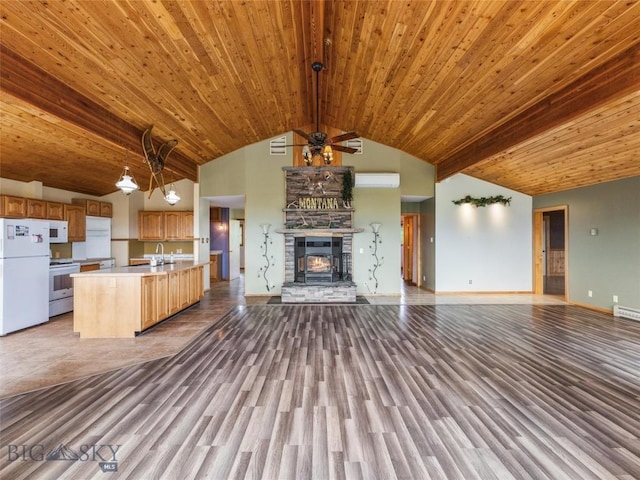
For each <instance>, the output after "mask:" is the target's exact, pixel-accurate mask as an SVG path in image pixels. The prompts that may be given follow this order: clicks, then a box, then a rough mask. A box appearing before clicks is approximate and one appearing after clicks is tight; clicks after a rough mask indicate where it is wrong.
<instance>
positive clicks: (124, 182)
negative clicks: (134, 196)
mask: <svg viewBox="0 0 640 480" xmlns="http://www.w3.org/2000/svg"><path fill="white" fill-rule="evenodd" d="M116 187H118V188H119V189H120V190H122V193H124V194H125V195H130V194H131V192H133V191H134V190H138V188H140V187H138V184H137V183H136V180H135V178H133V176H132V175H130V173H129V166H128V165H125V167H124V170H123V172H122V175H121V176H120V180H118V181H117V182H116Z"/></svg>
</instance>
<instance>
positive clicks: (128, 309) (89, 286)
mask: <svg viewBox="0 0 640 480" xmlns="http://www.w3.org/2000/svg"><path fill="white" fill-rule="evenodd" d="M203 270H204V267H203V265H202V264H198V263H196V262H193V261H178V262H175V263H171V264H164V265H159V266H156V267H152V266H150V265H138V266H129V267H117V268H109V269H104V270H93V271H88V272H81V273H74V274H72V275H71V277H72V278H73V287H74V296H73V310H74V311H73V329H74V331H75V332H76V333H79V334H80V338H128V337H134V336H135V335H136V333H139V332H142V331H144V330H146V329H147V328H149V327H152V326H153V325H155V324H156V323H158V322H160V321H162V320H164V319H166V318H168V317H170V316H171V315H174V314H175V313H177V312H179V311H181V310H184V309H185V308H187V307H189V306H191V305H193V304H194V303H197V302H199V301H200V299H201V298H202V295H203V293H204V290H203V289H204V279H203Z"/></svg>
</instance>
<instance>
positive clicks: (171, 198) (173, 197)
mask: <svg viewBox="0 0 640 480" xmlns="http://www.w3.org/2000/svg"><path fill="white" fill-rule="evenodd" d="M164 200H165V201H166V202H167V203H168V204H169V205H175V204H176V203H178V202H179V201H180V195H178V194H177V193H176V189H175V187H174V186H173V183H172V184H171V186H170V187H169V193H167V195H166V196H165V197H164Z"/></svg>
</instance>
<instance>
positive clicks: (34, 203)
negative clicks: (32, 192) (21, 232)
mask: <svg viewBox="0 0 640 480" xmlns="http://www.w3.org/2000/svg"><path fill="white" fill-rule="evenodd" d="M27 217H29V218H42V219H45V218H47V202H46V201H45V200H36V199H35V198H27Z"/></svg>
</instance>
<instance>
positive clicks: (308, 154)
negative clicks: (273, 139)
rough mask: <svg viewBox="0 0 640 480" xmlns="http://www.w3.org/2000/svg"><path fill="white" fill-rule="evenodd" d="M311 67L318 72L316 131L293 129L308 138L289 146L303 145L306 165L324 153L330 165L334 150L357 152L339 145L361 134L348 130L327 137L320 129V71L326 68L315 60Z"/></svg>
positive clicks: (323, 155)
mask: <svg viewBox="0 0 640 480" xmlns="http://www.w3.org/2000/svg"><path fill="white" fill-rule="evenodd" d="M311 68H312V69H313V71H314V72H316V131H315V132H311V133H306V132H303V131H302V130H297V129H293V131H294V132H295V133H297V134H298V135H300V136H301V137H302V138H304V139H306V140H307V143H306V144H294V145H289V146H302V147H304V148H303V149H302V155H303V156H304V161H305V164H306V165H311V164H312V162H313V157H315V156H316V155H322V157H323V158H324V162H325V164H327V165H329V164H330V163H331V162H332V160H333V150H337V151H339V152H345V153H356V152H357V151H358V150H357V149H356V148H351V147H344V146H342V145H339V143H340V142H344V141H346V140H351V139H354V138H358V137H359V135H358V134H357V133H356V132H346V133H343V134H341V135H336V136H335V137H330V138H327V134H326V133H325V132H321V131H320V80H319V77H318V75H319V74H320V71H321V70H323V69H324V65H323V64H322V63H321V62H313V64H312V65H311Z"/></svg>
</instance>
